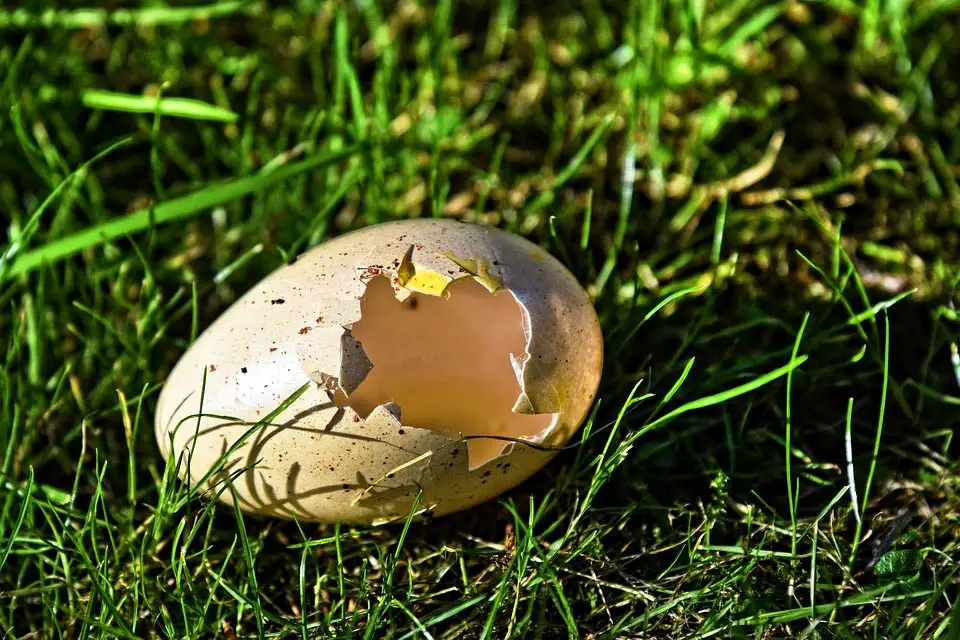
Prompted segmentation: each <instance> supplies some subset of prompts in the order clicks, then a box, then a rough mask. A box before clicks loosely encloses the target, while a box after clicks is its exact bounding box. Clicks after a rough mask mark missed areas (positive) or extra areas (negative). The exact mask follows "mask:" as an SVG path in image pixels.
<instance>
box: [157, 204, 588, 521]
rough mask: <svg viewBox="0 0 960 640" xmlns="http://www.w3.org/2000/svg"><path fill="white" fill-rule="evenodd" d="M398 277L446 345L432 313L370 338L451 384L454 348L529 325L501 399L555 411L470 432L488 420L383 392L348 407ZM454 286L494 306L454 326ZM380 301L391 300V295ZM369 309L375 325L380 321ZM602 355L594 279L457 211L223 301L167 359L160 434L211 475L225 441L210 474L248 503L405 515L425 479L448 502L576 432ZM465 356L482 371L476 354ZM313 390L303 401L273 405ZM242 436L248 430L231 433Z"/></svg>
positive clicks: (481, 489) (546, 455)
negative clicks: (223, 307)
mask: <svg viewBox="0 0 960 640" xmlns="http://www.w3.org/2000/svg"><path fill="white" fill-rule="evenodd" d="M464 279H469V280H472V282H471V281H469V280H464ZM386 283H389V285H390V286H391V287H392V289H393V296H394V297H393V298H391V300H393V301H394V302H395V303H397V304H400V301H404V300H406V301H408V302H410V301H415V300H420V301H422V302H423V303H424V304H423V307H422V308H423V309H427V308H428V307H429V309H435V312H434V311H430V313H431V314H433V313H436V315H422V314H421V315H420V316H410V317H411V318H419V319H418V320H417V321H418V322H421V323H422V322H424V319H425V318H426V319H427V320H426V321H427V322H429V321H430V319H431V318H434V317H435V318H438V320H437V322H438V323H440V322H443V323H444V324H443V325H442V326H440V325H438V327H437V329H436V337H437V340H441V339H442V337H443V336H442V335H441V334H443V335H444V336H446V338H443V339H446V340H447V343H448V344H447V345H446V346H445V347H443V349H446V351H443V350H440V351H437V349H432V347H430V344H429V343H430V342H431V331H432V327H431V326H429V324H428V325H426V326H423V325H417V327H419V328H416V329H414V328H412V327H413V325H411V328H403V327H401V326H400V324H402V323H400V321H398V325H397V327H398V328H397V335H396V336H395V337H394V336H393V334H392V330H379V331H381V333H377V334H370V333H369V332H370V331H373V329H371V328H369V327H367V328H366V329H365V330H366V331H367V332H368V335H371V337H369V338H368V343H369V344H370V345H373V344H374V343H375V342H376V343H377V344H379V345H381V346H378V349H381V350H382V349H395V350H396V351H397V353H401V352H402V353H403V354H404V356H403V357H405V358H407V359H410V358H413V359H416V358H417V355H418V349H420V348H421V347H422V348H423V349H424V352H425V353H426V352H429V353H431V354H432V355H430V358H433V360H430V361H429V362H427V361H421V362H419V364H416V365H415V366H416V367H418V368H417V371H419V372H421V373H422V372H423V371H428V372H429V370H430V368H431V367H435V368H436V369H437V371H438V374H437V375H438V376H439V377H440V378H441V383H442V384H454V383H452V382H450V380H451V379H452V378H457V377H458V376H459V372H458V371H457V370H455V369H452V368H451V366H459V361H456V360H455V359H453V360H449V361H448V360H446V359H444V358H443V357H442V356H443V354H451V353H454V355H455V352H452V351H450V349H457V348H462V349H472V350H473V351H471V352H470V353H471V354H473V355H471V358H475V359H476V360H477V361H478V362H479V361H480V360H484V359H485V358H487V355H488V354H489V358H490V359H491V362H492V361H494V360H496V361H497V362H500V355H498V354H496V353H491V349H490V348H488V347H487V346H486V345H487V344H488V343H487V342H485V340H487V341H489V340H494V341H495V340H497V339H498V338H495V337H494V338H489V339H488V337H487V333H490V335H493V336H495V335H496V332H497V331H503V332H507V331H508V330H515V331H517V332H519V331H522V334H519V335H521V336H522V341H523V342H525V345H521V347H523V346H525V349H521V350H519V351H520V352H510V353H509V354H506V353H505V354H501V355H502V357H503V358H508V360H509V362H507V361H506V360H504V361H503V362H502V364H503V366H504V367H507V370H509V372H510V373H509V375H510V376H511V380H510V381H509V382H510V384H513V385H516V388H517V391H518V392H517V394H516V398H515V399H514V400H513V406H512V407H510V406H509V405H508V406H506V408H505V409H504V411H505V412H506V413H507V414H508V416H507V418H506V419H511V418H509V414H511V412H512V414H514V415H525V416H530V417H531V420H530V421H529V424H531V425H533V424H536V425H544V426H543V427H542V428H540V430H539V431H538V432H536V433H529V434H525V435H524V436H523V437H521V438H512V439H497V438H496V436H490V435H489V434H486V435H487V437H486V438H473V439H470V438H469V436H471V435H475V434H472V433H463V430H462V428H460V426H459V425H458V424H449V425H443V428H433V427H431V428H425V427H422V426H416V425H410V424H407V422H406V421H405V420H404V418H405V415H404V408H403V406H402V405H403V403H402V402H392V401H389V400H388V401H385V402H383V403H381V404H380V405H378V406H375V407H374V408H373V409H372V411H370V413H369V414H368V415H366V417H361V415H360V414H359V413H358V412H357V410H355V408H354V406H351V405H349V404H347V405H344V399H345V398H346V400H347V401H350V399H351V398H353V397H354V396H352V395H351V394H354V392H355V391H356V390H357V389H358V387H361V385H363V384H364V381H365V380H372V379H373V374H372V372H375V371H376V369H377V366H378V365H377V362H376V360H375V359H374V361H371V358H370V357H368V353H367V352H366V351H365V350H364V345H363V342H362V340H358V339H357V338H356V337H355V336H354V330H356V331H357V332H358V334H359V333H360V332H361V329H363V328H364V324H363V323H364V322H365V321H366V320H367V318H368V316H362V314H361V307H362V305H368V307H364V308H369V309H374V308H375V304H374V301H373V297H372V293H371V294H370V296H369V297H367V298H365V297H364V296H365V293H367V292H368V286H369V287H370V290H371V291H372V290H373V289H374V287H375V286H376V287H380V288H381V289H382V288H384V287H385V286H386ZM477 284H479V285H482V287H483V288H484V289H485V291H483V290H480V289H479V288H478V287H477V286H476V285H477ZM471 288H472V289H471ZM468 289H471V291H470V292H468V291H467V290H468ZM473 289H476V290H477V291H480V293H476V292H475V291H473ZM460 291H463V292H464V293H460ZM487 292H489V293H487ZM457 296H459V297H460V298H462V299H463V305H468V304H475V305H481V306H478V307H477V309H478V310H479V312H477V313H474V312H469V313H467V314H466V315H463V316H462V318H461V320H460V321H459V324H458V325H457V326H451V325H450V322H449V321H448V320H442V319H443V318H445V317H446V316H444V315H443V313H445V309H447V307H445V306H444V305H445V304H446V303H445V302H444V300H446V299H449V300H452V299H453V298H454V297H457ZM484 296H493V297H491V298H490V300H495V301H497V304H498V305H499V306H500V307H502V308H503V309H505V311H504V312H503V314H505V315H499V316H498V315H495V314H493V312H491V314H489V315H488V314H487V313H485V312H484V307H483V306H482V305H484V304H488V303H487V302H484V300H485V298H484ZM501 296H512V298H502V297H501ZM378 304H380V305H381V308H385V307H382V305H383V304H386V303H384V302H380V303H378ZM490 304H492V303H490ZM510 304H513V305H514V307H515V308H518V309H519V310H518V311H517V312H516V314H515V318H516V327H514V328H513V329H511V328H510V327H497V326H492V325H490V324H489V323H491V322H493V318H500V319H502V318H513V317H514V316H513V315H509V314H510V313H512V312H511V311H510V310H509V309H508V307H509V306H510ZM431 305H432V306H431ZM464 308H467V307H464ZM372 313H373V311H371V314H372ZM378 313H379V312H378ZM384 313H385V312H384ZM397 313H398V314H402V313H403V312H402V311H398V312H397ZM424 313H426V311H424ZM370 317H371V318H372V319H371V320H370V322H371V323H372V322H374V321H375V320H376V318H375V317H373V316H370ZM397 317H398V318H406V317H407V316H401V315H398V316H397ZM411 322H414V320H411ZM485 322H487V323H488V324H485ZM511 322H512V320H511ZM511 322H507V321H505V320H504V321H502V322H501V324H510V323H511ZM371 326H372V325H371ZM408 329H409V331H414V330H416V331H420V333H419V334H416V335H417V336H418V337H417V338H416V339H413V338H411V337H410V336H411V335H413V334H410V333H404V331H407V330H408ZM461 331H462V334H463V335H462V342H460V343H458V342H456V341H457V340H460V338H459V336H460V332H461ZM453 336H456V337H453ZM374 338H376V339H375V340H374ZM458 344H459V345H462V346H460V347H458V346H457V345H458ZM489 344H499V343H495V342H489ZM602 352H603V343H602V336H601V333H600V327H599V323H598V321H597V317H596V313H595V312H594V309H593V306H592V304H591V303H590V300H589V298H588V297H587V295H586V293H585V292H584V291H583V289H582V288H581V287H580V285H579V284H578V283H577V281H576V280H575V278H574V277H573V276H572V275H571V274H570V273H569V272H568V271H567V270H566V269H565V268H564V267H563V266H562V265H561V264H560V263H559V262H558V261H557V260H555V259H554V258H553V257H552V256H550V255H549V254H548V253H546V252H544V251H543V250H542V249H540V248H539V247H537V246H536V245H534V244H532V243H530V242H528V241H526V240H524V239H523V238H520V237H518V236H515V235H512V234H509V233H505V232H503V231H499V230H497V229H494V228H491V227H485V226H480V225H473V224H466V223H460V222H456V221H450V220H407V221H401V222H391V223H386V224H381V225H376V226H371V227H367V228H364V229H361V230H359V231H355V232H352V233H348V234H345V235H342V236H340V237H338V238H336V239H334V240H331V241H329V242H327V243H325V244H323V245H321V246H319V247H316V248H314V249H312V250H310V251H308V252H306V253H305V254H303V255H301V256H299V258H297V259H296V260H294V261H291V262H290V263H288V264H286V265H284V266H282V267H280V268H279V269H277V270H276V271H275V272H273V273H271V274H270V275H269V276H267V277H266V278H265V279H264V280H262V281H261V282H260V283H258V284H257V285H256V286H254V287H253V288H252V289H251V290H250V291H249V292H247V293H246V294H245V295H244V296H243V297H242V298H240V299H239V300H238V301H237V302H236V303H234V304H233V305H232V306H231V307H230V308H229V309H227V311H226V312H224V313H223V314H222V315H221V316H220V317H219V318H218V319H217V320H216V321H215V322H214V323H213V324H212V325H211V326H210V327H209V328H208V329H207V330H206V331H204V332H203V334H202V335H201V336H200V337H199V338H198V339H197V341H196V342H195V343H194V344H193V345H192V346H191V347H190V348H189V349H188V351H187V352H186V354H184V356H183V357H182V358H181V359H180V361H179V362H178V363H177V365H176V366H175V368H174V370H173V371H172V373H171V374H170V376H169V379H168V380H167V382H166V384H165V386H164V388H163V390H162V392H161V394H160V398H159V401H158V405H157V412H156V435H157V440H158V443H159V445H160V448H161V450H162V452H163V454H164V455H165V456H167V455H170V454H171V452H172V453H175V454H176V455H177V456H181V460H180V473H181V477H184V478H185V477H186V476H187V474H188V473H189V476H190V479H191V482H198V481H200V480H201V479H203V478H204V477H205V476H207V475H210V474H209V472H210V471H211V469H214V468H215V465H216V464H217V462H218V460H219V459H220V458H221V457H223V456H225V455H226V454H227V453H228V452H229V457H228V458H227V459H226V460H225V461H224V464H222V465H221V467H220V468H219V469H217V471H216V473H213V474H212V475H211V477H209V478H208V479H207V484H208V485H210V486H213V485H216V484H217V483H223V482H226V481H228V479H229V478H230V477H231V476H233V477H234V479H233V480H232V483H233V488H234V491H235V493H236V495H237V498H238V501H239V504H240V506H241V508H242V509H243V510H244V511H246V512H248V513H255V514H263V515H272V516H278V517H285V518H293V517H296V518H298V519H300V520H314V521H326V522H332V521H344V522H356V523H369V522H374V523H377V522H384V521H388V520H392V519H397V518H403V517H405V516H406V515H407V514H408V513H409V511H410V509H411V505H412V504H413V501H414V499H415V497H416V496H417V494H418V493H419V492H421V491H422V494H421V500H420V506H421V508H426V509H430V510H432V512H433V513H435V514H444V513H449V512H454V511H459V510H461V509H465V508H468V507H470V506H472V505H476V504H478V503H481V502H484V501H486V500H489V499H491V498H493V497H495V496H497V495H499V494H500V493H502V492H503V491H505V490H507V489H509V488H511V487H513V486H515V485H517V484H518V483H520V482H522V481H523V480H524V479H526V478H528V477H529V476H530V475H532V474H533V473H534V472H536V471H537V470H538V469H539V468H541V467H542V466H543V465H544V464H545V463H546V462H547V461H548V460H549V459H550V457H551V456H552V455H554V454H555V451H553V450H552V449H556V448H558V447H561V446H562V445H564V444H565V443H566V442H567V441H568V440H569V439H570V438H571V436H573V434H574V433H575V432H576V430H577V429H578V428H579V426H580V424H581V422H582V421H583V420H584V418H585V417H586V414H587V412H588V411H589V409H590V406H591V404H592V402H593V398H594V395H595V394H596V390H597V385H598V382H599V377H600V370H601V366H602ZM373 353H374V351H373V349H372V348H371V350H370V354H373ZM437 354H439V355H437ZM385 357H386V356H382V355H381V356H380V358H381V360H383V359H384V358H385ZM425 357H426V356H425ZM384 362H385V361H384ZM382 366H383V367H384V368H383V371H386V370H387V368H386V367H387V365H386V364H382ZM402 366H403V365H402V363H401V364H400V365H396V370H397V371H402V370H403V368H402ZM478 366H481V365H478ZM463 368H464V369H467V370H468V371H465V372H464V375H465V376H467V377H469V375H470V373H471V372H470V371H469V369H472V367H469V366H468V367H463ZM498 370H499V369H498ZM477 375H480V376H482V375H483V374H482V372H481V373H479V374H477ZM465 379H466V378H465ZM204 380H205V381H204ZM444 380H445V381H446V382H444ZM401 383H402V384H404V385H406V386H407V387H413V389H412V391H410V392H411V393H420V394H421V395H422V394H427V397H428V398H429V393H430V392H429V390H428V389H426V388H423V389H418V388H415V387H416V385H417V384H419V383H418V382H417V381H416V380H413V379H412V378H411V379H406V380H403V376H402V375H400V376H399V377H398V384H401ZM370 384H373V383H372V382H371V383H370ZM465 384H474V385H475V389H469V388H468V389H466V390H465V391H464V394H465V395H464V396H463V397H464V398H466V399H467V400H469V396H470V395H471V394H472V393H477V394H480V395H483V394H484V393H487V387H488V386H489V387H490V388H491V389H492V388H493V387H494V386H496V385H497V384H500V382H497V381H493V380H485V379H483V378H482V377H480V378H478V379H477V380H476V381H475V382H473V383H469V382H468V383H465ZM504 384H505V383H504ZM303 387H305V390H303V391H302V393H301V394H300V395H299V396H298V397H296V399H295V400H294V401H293V402H292V403H290V404H289V406H287V407H285V408H284V409H283V410H282V411H280V412H279V414H277V415H274V416H272V417H271V416H270V414H271V413H272V412H274V411H275V410H276V409H277V408H278V407H280V406H281V405H282V403H283V402H284V401H285V400H287V399H288V398H290V397H291V396H292V395H294V394H295V393H296V392H297V391H298V390H300V389H301V388H303ZM503 388H504V389H506V388H507V387H503ZM398 393H399V391H398ZM441 395H443V396H446V395H448V394H447V392H443V393H442V394H441V393H438V406H443V407H454V408H456V406H457V405H456V401H454V400H451V399H450V398H449V397H440V396H441ZM358 396H359V392H358ZM441 401H442V402H441ZM465 401H466V400H465ZM444 402H445V403H446V404H443V403H444ZM421 404H422V403H421ZM426 411H427V413H429V407H427V408H426ZM420 413H421V414H422V413H424V410H423V409H421V410H420ZM201 414H202V415H201ZM268 417H271V419H269V420H267V418H268ZM440 417H441V418H442V417H443V416H440ZM534 418H536V420H534ZM452 421H453V422H456V420H453V419H452ZM258 423H260V424H258ZM525 424H526V423H525ZM244 434H247V439H246V440H244V441H243V442H242V443H241V444H240V445H239V446H237V447H235V448H234V445H235V444H236V443H237V441H238V439H241V436H243V435H244ZM461 434H462V435H463V436H466V437H460V436H461ZM480 441H484V442H485V443H486V444H484V445H482V446H481V444H479V442H480ZM471 442H473V443H478V444H475V445H469V443H471ZM526 442H529V443H531V444H532V445H533V446H531V445H528V444H525V443H526ZM468 445H469V446H468ZM471 447H473V448H471ZM231 448H234V450H233V451H230V450H231ZM481 450H482V451H483V453H482V455H481V454H480V453H477V452H478V451H481ZM468 454H469V455H468ZM471 456H472V458H473V459H471ZM220 499H221V500H224V501H226V502H232V495H231V492H230V491H224V492H221V494H220Z"/></svg>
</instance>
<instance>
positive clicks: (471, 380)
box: [335, 276, 556, 469]
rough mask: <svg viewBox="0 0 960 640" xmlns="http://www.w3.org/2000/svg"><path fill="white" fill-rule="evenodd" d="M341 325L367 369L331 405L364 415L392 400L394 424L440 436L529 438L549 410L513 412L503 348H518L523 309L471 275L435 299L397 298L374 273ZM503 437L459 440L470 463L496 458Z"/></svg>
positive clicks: (512, 385) (547, 421)
mask: <svg viewBox="0 0 960 640" xmlns="http://www.w3.org/2000/svg"><path fill="white" fill-rule="evenodd" d="M360 309H361V319H360V320H359V321H357V322H355V323H354V324H353V326H352V328H351V332H352V335H353V337H354V338H355V339H356V340H357V341H358V342H359V343H360V344H362V345H363V351H364V352H365V354H366V357H367V358H368V359H369V361H370V362H371V363H372V364H373V368H372V369H371V370H370V371H369V373H368V374H367V375H366V377H365V378H364V379H363V381H362V382H360V384H359V385H357V387H356V388H355V389H354V390H353V391H352V392H351V393H350V394H349V395H344V394H343V393H337V394H336V396H335V401H336V403H337V404H338V405H339V406H349V407H351V408H353V410H354V411H356V412H357V414H359V415H360V416H361V417H363V418H366V417H367V416H368V415H370V412H372V411H373V410H374V409H375V408H377V407H378V406H380V405H382V404H384V403H387V402H395V403H396V404H397V405H399V406H400V410H401V418H402V422H403V424H404V425H408V426H411V427H420V428H423V429H430V430H431V431H435V432H437V433H440V434H442V435H445V436H447V437H449V438H459V437H460V436H461V435H463V436H501V437H507V438H525V439H530V440H534V441H536V440H539V439H540V437H541V436H542V435H543V434H544V433H545V432H546V431H547V430H549V429H550V428H551V427H552V426H553V423H554V421H555V419H556V415H555V414H552V413H550V414H520V413H514V412H513V410H512V409H513V407H514V405H515V403H516V401H517V398H518V397H519V396H520V394H521V391H522V389H521V387H520V382H519V381H518V380H517V377H516V372H515V370H514V367H513V364H512V363H511V354H513V355H514V356H520V355H522V354H524V353H525V351H526V345H527V338H526V335H525V334H524V328H523V309H522V308H521V306H520V303H519V302H518V301H517V300H516V298H514V297H513V296H512V295H510V293H509V292H507V291H499V292H497V293H490V292H489V291H488V290H487V289H486V288H484V287H483V285H481V284H479V283H478V282H476V280H474V279H473V278H458V279H457V280H454V281H453V282H451V283H450V284H449V285H448V286H447V288H446V290H445V296H432V295H424V294H420V293H412V294H411V295H410V296H409V297H407V298H406V299H405V300H403V301H400V300H398V299H397V298H396V296H395V294H394V290H393V287H392V286H391V284H390V281H389V280H388V279H387V278H385V277H383V276H377V277H375V278H373V279H371V280H370V281H369V282H368V283H367V287H366V290H365V291H364V294H363V298H362V299H361V301H360ZM507 444H508V442H507V441H505V440H498V439H495V438H489V439H487V438H474V439H471V440H468V441H467V455H468V458H469V466H470V468H471V469H474V468H477V467H479V466H481V465H483V464H485V463H487V462H489V461H490V460H493V459H494V458H496V457H497V456H499V455H500V454H501V453H502V451H503V449H504V447H505V446H507Z"/></svg>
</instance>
